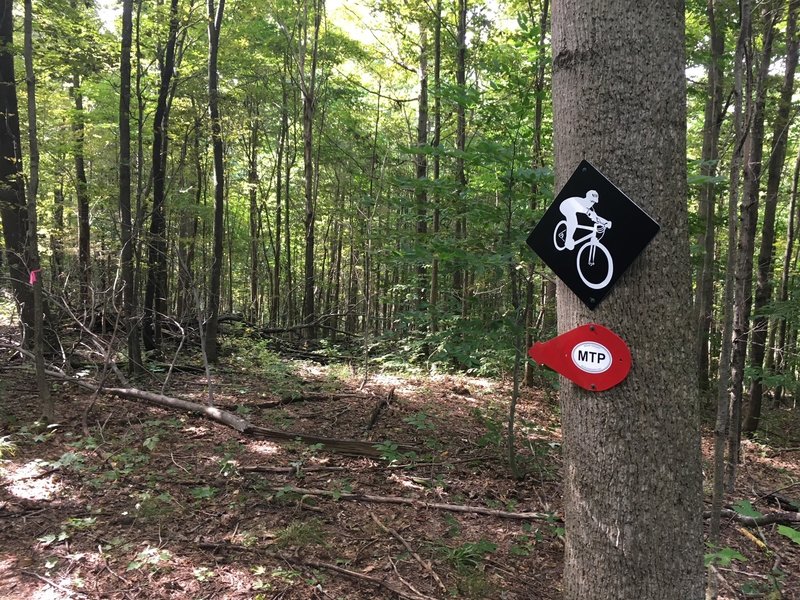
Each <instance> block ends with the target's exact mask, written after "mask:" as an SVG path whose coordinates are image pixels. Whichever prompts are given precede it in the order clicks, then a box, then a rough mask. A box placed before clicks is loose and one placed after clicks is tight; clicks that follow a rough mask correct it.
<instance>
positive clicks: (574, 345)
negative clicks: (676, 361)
mask: <svg viewBox="0 0 800 600" xmlns="http://www.w3.org/2000/svg"><path fill="white" fill-rule="evenodd" d="M528 355H529V356H530V357H531V358H532V359H533V360H535V361H536V362H537V363H539V364H542V365H545V366H547V367H550V368H551V369H553V370H554V371H556V372H557V373H559V374H561V375H563V376H564V377H566V378H567V379H569V380H570V381H572V382H573V383H575V384H577V385H579V386H580V387H582V388H583V389H585V390H590V391H592V392H602V391H605V390H608V389H611V388H612V387H614V386H615V385H617V384H619V383H621V382H622V381H623V380H624V379H625V378H626V377H627V376H628V373H629V372H630V370H631V351H630V349H629V348H628V346H627V344H625V342H624V341H623V340H622V338H621V337H619V336H618V335H617V334H616V333H614V332H613V331H611V330H610V329H608V328H606V327H603V326H602V325H598V324H596V323H590V324H589V325H582V326H580V327H576V328H575V329H572V330H570V331H567V332H566V333H562V334H561V335H560V336H558V337H556V338H553V339H552V340H549V341H547V342H536V343H535V344H534V345H533V346H532V347H531V349H530V350H529V351H528Z"/></svg>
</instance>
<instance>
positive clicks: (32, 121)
mask: <svg viewBox="0 0 800 600" xmlns="http://www.w3.org/2000/svg"><path fill="white" fill-rule="evenodd" d="M32 4H33V2H32V0H25V81H26V83H27V91H28V151H29V153H30V177H29V178H28V224H29V227H30V232H31V235H29V236H28V251H29V257H30V263H29V268H30V270H31V278H30V283H31V287H32V288H33V310H34V315H33V355H34V362H35V364H36V387H37V389H38V392H39V406H40V409H41V412H42V416H43V417H44V418H45V419H46V420H47V421H48V422H50V423H52V422H54V421H55V418H56V416H55V405H54V404H53V398H52V396H51V395H50V384H49V383H48V381H47V378H46V376H45V367H44V317H43V315H44V302H43V298H42V283H43V279H42V274H41V268H40V267H41V263H40V262H39V240H38V231H39V228H38V226H37V213H36V197H37V194H38V193H39V138H38V132H37V126H38V122H37V117H36V74H35V72H34V70H33V6H32Z"/></svg>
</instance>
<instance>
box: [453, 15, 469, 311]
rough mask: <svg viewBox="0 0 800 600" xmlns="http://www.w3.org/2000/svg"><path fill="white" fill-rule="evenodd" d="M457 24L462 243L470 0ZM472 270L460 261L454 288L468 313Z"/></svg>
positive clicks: (463, 231) (461, 232) (463, 232)
mask: <svg viewBox="0 0 800 600" xmlns="http://www.w3.org/2000/svg"><path fill="white" fill-rule="evenodd" d="M457 15H458V24H457V27H456V86H457V87H458V93H459V95H460V96H461V97H460V98H459V100H458V102H457V104H456V150H457V154H456V173H455V175H456V194H457V200H456V202H458V205H457V206H456V210H455V221H456V222H455V226H456V230H455V236H456V243H462V241H463V240H465V239H466V237H467V217H466V215H465V212H466V191H467V173H466V170H465V166H464V152H465V150H466V147H467V107H466V106H465V103H466V84H467V75H466V73H467V71H466V62H467V0H458V7H457ZM468 286H469V273H468V272H467V270H466V266H465V265H463V264H458V265H457V266H456V269H455V271H454V272H453V291H454V292H455V296H456V298H460V299H461V313H462V316H466V314H465V313H466V307H467V302H468V301H467V288H468Z"/></svg>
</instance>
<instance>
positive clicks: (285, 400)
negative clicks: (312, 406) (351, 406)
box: [256, 392, 371, 408]
mask: <svg viewBox="0 0 800 600" xmlns="http://www.w3.org/2000/svg"><path fill="white" fill-rule="evenodd" d="M347 398H359V399H362V400H363V399H366V398H371V396H370V395H369V394H364V393H361V392H342V393H339V394H334V393H330V392H305V393H303V394H301V395H296V394H286V395H285V396H282V397H281V398H280V400H273V401H271V402H261V403H259V404H257V405H256V406H257V407H258V408H277V407H279V406H284V405H286V404H294V403H295V402H320V401H322V402H324V401H330V400H345V399H347Z"/></svg>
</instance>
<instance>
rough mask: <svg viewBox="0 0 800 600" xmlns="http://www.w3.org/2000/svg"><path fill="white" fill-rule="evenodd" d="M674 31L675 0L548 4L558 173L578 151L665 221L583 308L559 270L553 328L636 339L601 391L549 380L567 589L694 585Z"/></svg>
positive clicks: (688, 345)
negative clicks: (559, 425)
mask: <svg viewBox="0 0 800 600" xmlns="http://www.w3.org/2000/svg"><path fill="white" fill-rule="evenodd" d="M683 32H684V4H683V2H682V1H681V0H666V1H663V2H658V3H654V4H650V5H648V9H647V10H646V11H642V10H640V9H639V6H638V5H635V4H634V3H629V2H611V1H609V0H562V1H561V2H558V3H556V4H555V5H554V6H553V35H552V39H553V44H552V46H553V54H554V56H555V58H554V62H553V105H554V146H555V150H556V152H555V165H556V183H557V186H558V187H560V186H562V185H563V184H564V182H565V181H566V179H567V178H568V177H569V176H570V175H571V174H572V171H573V170H574V169H575V167H576V166H577V165H578V163H579V162H580V160H581V159H584V158H585V159H587V160H589V161H591V162H592V163H593V164H595V166H597V167H598V168H599V169H600V170H601V171H602V172H604V173H605V174H606V175H607V176H608V177H609V178H610V179H611V180H612V181H613V182H614V183H615V184H616V185H617V186H619V187H620V189H622V190H623V191H625V193H626V194H627V195H628V196H630V197H631V198H633V199H634V200H636V201H637V202H638V203H639V204H640V205H641V206H642V207H643V208H644V210H645V211H647V212H648V213H649V214H651V215H653V216H654V217H655V218H656V220H657V221H658V222H659V223H660V225H661V231H660V233H659V234H658V235H657V236H656V237H655V238H654V240H653V241H652V242H651V243H650V245H649V246H648V247H647V248H646V249H645V250H644V252H643V253H642V255H640V256H639V257H638V259H637V260H636V262H634V263H633V265H632V266H631V267H630V269H629V270H628V272H627V273H626V274H625V276H624V277H623V278H622V279H620V280H619V281H618V282H617V283H616V285H615V287H614V289H613V290H612V292H611V294H610V295H609V296H608V297H607V298H606V299H605V300H604V302H603V304H602V305H600V306H599V307H598V308H597V309H596V310H595V311H593V312H589V310H588V309H587V308H586V307H585V306H584V305H583V304H582V303H581V302H580V301H579V300H578V299H577V298H576V297H575V296H574V295H573V294H572V293H571V292H570V291H569V289H568V288H566V286H564V285H563V284H561V283H559V285H558V323H559V329H560V330H561V331H566V330H568V329H571V328H573V327H575V326H577V325H580V324H583V323H586V322H587V321H590V320H591V321H599V322H602V323H604V324H605V325H606V326H608V327H609V328H611V329H612V330H613V331H615V332H616V333H617V334H618V335H620V336H621V337H622V339H624V340H625V341H626V343H627V344H628V345H629V346H630V348H631V351H632V354H633V367H632V369H631V372H630V375H629V376H628V378H627V379H626V380H625V381H624V382H622V383H621V384H620V385H618V386H617V387H615V388H613V389H611V390H608V391H606V392H602V393H597V394H593V393H591V392H586V391H583V390H581V389H580V388H578V387H577V386H575V385H573V384H571V383H569V382H568V381H566V380H564V379H562V381H561V405H562V417H563V435H564V458H565V465H564V473H565V490H564V499H565V515H566V549H565V550H566V556H565V572H564V592H565V594H564V597H565V598H566V599H567V600H607V599H621V598H625V599H632V598H642V599H645V598H646V599H647V600H674V599H675V598H681V599H682V600H697V599H699V598H701V597H702V596H703V560H702V553H703V540H702V523H701V513H702V486H701V483H702V478H701V468H700V467H701V464H700V446H699V422H698V397H697V381H696V374H695V373H694V372H693V371H692V370H690V369H687V368H686V365H688V364H691V362H692V359H693V353H692V350H691V349H692V339H693V331H692V326H691V322H688V321H687V319H686V318H685V315H686V314H687V311H689V310H690V308H691V275H690V264H689V248H688V241H689V233H688V224H687V210H686V166H685V157H686V129H685V128H686V108H685V107H686V103H685V93H686V87H685V73H684V69H685V62H684V33H683ZM601 202H602V199H601ZM615 225H616V224H615Z"/></svg>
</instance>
